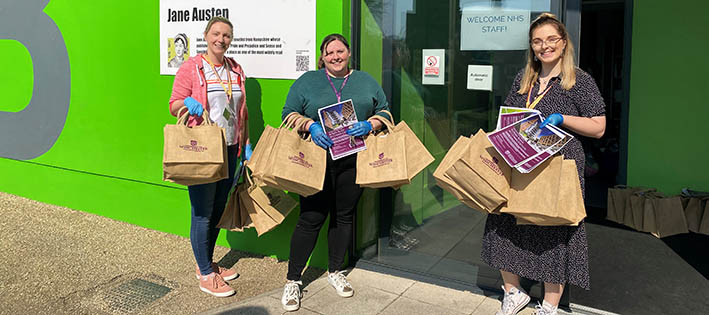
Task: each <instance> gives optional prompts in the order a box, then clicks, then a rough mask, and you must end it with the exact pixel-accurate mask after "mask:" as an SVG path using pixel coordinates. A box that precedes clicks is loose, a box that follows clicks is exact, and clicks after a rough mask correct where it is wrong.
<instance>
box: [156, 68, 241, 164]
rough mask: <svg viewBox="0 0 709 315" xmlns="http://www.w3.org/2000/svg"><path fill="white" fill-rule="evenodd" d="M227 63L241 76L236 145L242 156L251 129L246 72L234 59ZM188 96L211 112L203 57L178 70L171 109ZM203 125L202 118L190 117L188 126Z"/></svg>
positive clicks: (171, 97) (171, 96)
mask: <svg viewBox="0 0 709 315" xmlns="http://www.w3.org/2000/svg"><path fill="white" fill-rule="evenodd" d="M224 59H225V60H226V61H227V63H229V68H231V71H233V72H235V73H237V74H238V75H239V78H240V79H239V81H240V82H238V84H239V86H240V87H241V93H242V94H241V102H240V103H239V104H237V111H239V115H238V118H237V120H238V124H239V130H235V133H236V135H235V137H234V139H236V143H238V144H239V153H237V155H239V154H241V147H243V146H244V144H245V143H246V141H247V140H248V139H249V128H248V126H247V125H248V123H247V120H248V116H249V114H248V109H247V108H246V89H245V83H244V81H245V79H246V76H244V70H243V69H242V68H241V65H239V64H238V63H237V62H236V61H234V59H233V58H229V57H227V58H224ZM188 96H191V97H192V98H194V99H196V100H197V101H198V102H200V103H201V104H202V106H203V107H204V109H205V110H209V102H208V101H207V84H206V79H205V77H204V64H203V63H202V55H197V56H194V57H191V58H190V59H188V60H187V61H185V62H184V63H183V64H182V66H180V69H178V70H177V75H176V76H175V81H174V82H173V84H172V95H170V108H172V103H174V102H175V101H177V100H184V99H186V98H187V97H188ZM200 123H202V117H196V116H190V117H189V120H188V121H187V125H188V126H195V125H198V124H200Z"/></svg>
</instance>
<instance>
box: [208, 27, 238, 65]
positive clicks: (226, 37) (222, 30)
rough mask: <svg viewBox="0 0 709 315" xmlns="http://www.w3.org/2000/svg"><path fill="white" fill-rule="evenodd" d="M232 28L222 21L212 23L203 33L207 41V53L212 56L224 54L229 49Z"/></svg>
mask: <svg viewBox="0 0 709 315" xmlns="http://www.w3.org/2000/svg"><path fill="white" fill-rule="evenodd" d="M232 34H233V30H232V29H231V27H230V26H229V25H228V24H226V23H222V22H216V23H214V24H212V26H211V27H210V28H209V30H208V31H207V32H206V33H204V39H205V40H206V41H207V53H208V54H209V55H213V56H218V57H221V56H224V53H225V52H226V51H227V49H229V45H230V44H231V38H232V36H233V35H232Z"/></svg>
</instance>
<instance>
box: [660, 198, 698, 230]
mask: <svg viewBox="0 0 709 315" xmlns="http://www.w3.org/2000/svg"><path fill="white" fill-rule="evenodd" d="M652 200H653V206H654V210H655V223H656V224H657V232H654V233H652V234H653V235H655V236H656V237H659V238H662V237H666V236H672V235H677V234H682V233H688V232H689V230H688V229H687V219H686V218H685V217H684V207H683V205H682V199H681V197H680V196H672V197H665V198H654V199H652Z"/></svg>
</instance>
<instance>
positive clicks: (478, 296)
mask: <svg viewBox="0 0 709 315" xmlns="http://www.w3.org/2000/svg"><path fill="white" fill-rule="evenodd" d="M0 213H2V218H3V219H2V220H1V221H0V240H2V241H1V242H0V257H1V258H0V262H1V263H0V292H2V294H0V314H199V313H202V314H282V313H284V311H283V309H282V308H281V304H280V296H281V290H282V286H283V284H284V278H285V274H286V270H287V262H285V261H278V260H276V259H273V258H269V257H263V256H260V255H253V254H249V253H244V252H239V251H235V250H229V249H228V248H224V247H218V248H217V249H216V250H215V257H220V259H219V264H220V265H222V266H227V267H233V268H235V269H236V270H237V271H238V272H239V273H240V274H241V276H240V277H239V278H238V279H236V280H233V281H231V282H230V284H232V286H233V287H234V288H235V289H236V290H237V294H236V295H235V296H232V297H229V298H215V297H212V296H209V295H207V294H205V293H203V292H201V291H200V290H199V288H198V283H197V280H196V279H195V277H194V262H193V261H194V260H193V257H192V251H191V247H190V243H189V239H187V238H184V237H180V236H176V235H171V234H167V233H163V232H158V231H154V230H149V229H146V228H142V227H139V226H135V225H131V224H128V223H124V222H119V221H115V220H112V219H109V218H105V217H101V216H97V215H93V214H89V213H85V212H81V211H76V210H72V209H68V208H64V207H58V206H53V205H47V204H43V203H40V202H37V201H33V200H29V199H25V198H21V197H17V196H13V195H10V194H6V193H0ZM324 274H325V272H324V270H321V269H317V268H308V269H306V271H305V274H304V278H303V281H304V283H305V286H304V298H303V301H302V308H301V310H300V311H298V312H294V313H292V314H406V315H411V314H494V313H495V312H496V311H497V310H498V309H499V307H500V302H499V300H498V299H499V296H497V295H496V294H494V293H489V292H483V291H482V290H480V289H479V288H477V287H473V286H466V285H463V284H459V283H449V282H448V283H444V282H441V281H442V280H438V279H434V278H427V277H425V276H421V275H413V274H408V273H405V272H403V271H397V270H392V269H387V268H386V267H384V266H379V265H375V264H372V263H369V262H366V261H360V262H359V263H358V264H357V266H356V267H355V268H354V269H353V270H351V271H350V273H349V276H348V279H349V280H350V282H351V283H352V285H353V286H354V288H355V290H356V291H355V295H354V296H353V297H351V298H347V299H344V298H341V297H339V296H337V295H336V293H335V292H334V289H332V287H330V285H329V284H328V283H327V280H326V279H325V276H324ZM531 313H532V308H527V309H525V310H524V311H523V312H522V313H521V314H531Z"/></svg>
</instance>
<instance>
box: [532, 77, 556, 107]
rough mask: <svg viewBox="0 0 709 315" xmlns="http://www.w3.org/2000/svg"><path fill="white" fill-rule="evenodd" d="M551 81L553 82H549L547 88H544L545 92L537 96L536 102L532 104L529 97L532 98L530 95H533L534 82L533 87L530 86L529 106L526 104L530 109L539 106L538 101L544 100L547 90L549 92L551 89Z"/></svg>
mask: <svg viewBox="0 0 709 315" xmlns="http://www.w3.org/2000/svg"><path fill="white" fill-rule="evenodd" d="M551 83H552V82H549V85H547V88H546V89H545V90H544V93H542V94H541V95H539V96H537V97H536V98H535V99H534V102H532V103H531V104H530V103H529V99H530V97H531V96H532V88H534V84H532V87H530V88H529V93H527V106H526V107H527V108H529V109H534V108H535V107H537V103H539V101H541V100H542V98H543V97H544V95H547V92H549V89H551Z"/></svg>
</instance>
